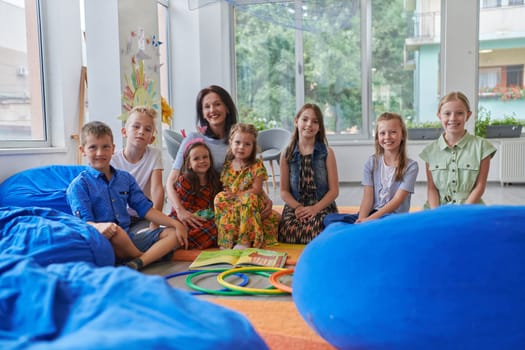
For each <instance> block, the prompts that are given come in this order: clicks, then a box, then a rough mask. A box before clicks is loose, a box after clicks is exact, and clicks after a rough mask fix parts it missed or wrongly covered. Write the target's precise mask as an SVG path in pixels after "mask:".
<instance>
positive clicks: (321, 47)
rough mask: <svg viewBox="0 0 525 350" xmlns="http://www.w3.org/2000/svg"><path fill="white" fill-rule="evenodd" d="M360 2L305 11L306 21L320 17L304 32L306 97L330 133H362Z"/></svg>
mask: <svg viewBox="0 0 525 350" xmlns="http://www.w3.org/2000/svg"><path fill="white" fill-rule="evenodd" d="M359 2H360V1H344V2H342V1H337V0H334V1H326V2H324V3H323V5H319V4H318V2H312V5H315V6H312V5H311V6H307V7H306V8H305V9H304V10H303V17H305V18H308V17H310V16H314V15H315V14H316V13H317V16H316V18H315V23H316V25H315V26H313V27H312V28H311V29H310V30H308V28H307V30H304V31H303V32H302V37H303V43H304V56H303V57H304V96H305V101H306V102H315V103H317V104H318V105H319V106H320V107H321V108H322V110H323V114H324V117H325V127H326V130H327V133H332V134H359V133H361V132H362V125H363V118H362V116H363V111H362V107H361V95H362V84H361V30H360V23H361V20H360V18H361V12H360V7H359ZM310 11H312V12H313V13H311V12H310Z"/></svg>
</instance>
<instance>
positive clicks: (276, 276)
mask: <svg viewBox="0 0 525 350" xmlns="http://www.w3.org/2000/svg"><path fill="white" fill-rule="evenodd" d="M293 272H294V269H286V270H282V271H277V272H274V273H272V274H271V275H270V277H269V278H268V279H269V281H270V283H271V284H272V286H274V287H275V288H277V289H280V290H282V291H283V292H287V293H290V294H291V293H292V287H290V286H288V285H286V284H284V283H282V282H281V281H280V278H281V277H282V276H286V275H293Z"/></svg>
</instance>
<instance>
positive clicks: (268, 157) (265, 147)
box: [257, 128, 291, 192]
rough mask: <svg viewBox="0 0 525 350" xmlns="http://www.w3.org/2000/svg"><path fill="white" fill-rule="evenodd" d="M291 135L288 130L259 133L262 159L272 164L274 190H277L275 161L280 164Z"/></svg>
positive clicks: (258, 144) (258, 140)
mask: <svg viewBox="0 0 525 350" xmlns="http://www.w3.org/2000/svg"><path fill="white" fill-rule="evenodd" d="M290 135H291V133H290V132H289V131H288V130H286V129H281V128H274V129H266V130H262V131H259V134H258V136H257V146H258V147H259V149H260V152H261V153H260V157H261V159H262V160H263V161H267V162H269V163H270V170H271V172H272V183H273V189H274V190H275V170H274V168H273V161H274V160H275V161H277V164H279V158H280V157H281V152H282V151H283V150H284V149H285V148H286V146H287V145H288V143H289V142H290ZM266 191H267V192H268V183H266Z"/></svg>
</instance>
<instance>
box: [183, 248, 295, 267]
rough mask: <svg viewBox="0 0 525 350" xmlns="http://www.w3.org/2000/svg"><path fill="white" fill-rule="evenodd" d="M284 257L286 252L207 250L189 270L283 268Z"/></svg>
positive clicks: (253, 249)
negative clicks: (239, 267) (218, 267)
mask: <svg viewBox="0 0 525 350" xmlns="http://www.w3.org/2000/svg"><path fill="white" fill-rule="evenodd" d="M286 257H287V254H286V252H276V251H273V250H265V249H256V248H247V249H223V250H211V251H209V250H208V251H203V252H201V253H200V254H199V255H198V256H197V257H196V258H195V260H194V261H193V262H192V263H191V265H190V266H189V269H190V270H193V269H197V268H201V267H204V266H211V265H230V266H232V267H235V266H245V265H248V266H249V265H255V266H268V267H283V266H284V264H285V263H286Z"/></svg>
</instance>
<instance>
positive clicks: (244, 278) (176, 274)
mask: <svg viewBox="0 0 525 350" xmlns="http://www.w3.org/2000/svg"><path fill="white" fill-rule="evenodd" d="M201 271H204V270H188V271H182V272H175V273H172V274H169V275H166V276H164V279H165V280H166V281H167V280H169V279H171V278H175V277H179V276H186V275H191V274H193V273H195V272H201ZM235 275H236V276H238V277H240V278H241V279H242V281H241V283H239V284H238V285H239V286H241V287H244V286H246V285H248V283H249V282H250V279H249V278H248V276H246V275H245V274H244V273H237V274H235ZM228 290H229V289H227V288H223V289H222V291H228ZM191 294H192V295H202V294H207V293H205V292H201V291H196V290H193V291H192V292H191Z"/></svg>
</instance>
